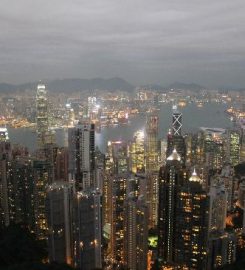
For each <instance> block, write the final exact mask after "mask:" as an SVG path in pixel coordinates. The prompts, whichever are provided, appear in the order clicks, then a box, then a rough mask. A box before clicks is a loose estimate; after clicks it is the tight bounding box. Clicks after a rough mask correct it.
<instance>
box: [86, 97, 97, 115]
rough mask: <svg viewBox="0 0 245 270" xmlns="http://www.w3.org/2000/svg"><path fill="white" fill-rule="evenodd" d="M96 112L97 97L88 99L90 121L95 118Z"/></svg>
mask: <svg viewBox="0 0 245 270" xmlns="http://www.w3.org/2000/svg"><path fill="white" fill-rule="evenodd" d="M95 111H96V97H88V115H87V116H88V117H89V118H90V119H93V118H94V113H95Z"/></svg>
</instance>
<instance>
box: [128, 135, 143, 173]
mask: <svg viewBox="0 0 245 270" xmlns="http://www.w3.org/2000/svg"><path fill="white" fill-rule="evenodd" d="M129 158H130V162H129V163H130V171H131V172H133V173H144V172H145V141H144V131H142V130H138V131H137V132H135V134H134V139H133V141H132V142H131V143H130V145H129Z"/></svg>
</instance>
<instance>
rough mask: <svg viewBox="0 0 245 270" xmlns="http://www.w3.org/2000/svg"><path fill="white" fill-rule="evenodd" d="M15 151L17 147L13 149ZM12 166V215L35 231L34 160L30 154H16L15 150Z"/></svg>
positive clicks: (16, 220) (10, 176)
mask: <svg viewBox="0 0 245 270" xmlns="http://www.w3.org/2000/svg"><path fill="white" fill-rule="evenodd" d="M14 151H16V149H13V152H14ZM10 166H11V171H10V173H9V182H10V183H11V187H12V188H11V193H10V194H9V198H10V199H11V202H12V203H11V205H12V207H11V208H12V214H11V215H12V218H13V221H14V222H16V223H22V224H25V225H26V226H28V228H29V229H30V230H31V231H34V228H35V218H34V194H33V191H34V176H33V164H32V160H31V159H30V157H29V156H28V155H23V154H22V153H20V154H19V153H18V155H16V152H15V153H13V159H12V161H11V165H10ZM9 191H10V190H9Z"/></svg>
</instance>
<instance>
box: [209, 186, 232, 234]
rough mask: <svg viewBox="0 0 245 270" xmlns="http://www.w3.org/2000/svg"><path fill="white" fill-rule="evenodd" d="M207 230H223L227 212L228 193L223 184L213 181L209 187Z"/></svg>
mask: <svg viewBox="0 0 245 270" xmlns="http://www.w3.org/2000/svg"><path fill="white" fill-rule="evenodd" d="M209 196H210V209H209V231H220V232H223V231H224V229H225V219H226V214H227V201H228V194H227V191H226V190H225V186H224V184H221V183H214V184H212V185H211V187H210V191H209Z"/></svg>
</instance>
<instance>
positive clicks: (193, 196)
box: [158, 151, 209, 269]
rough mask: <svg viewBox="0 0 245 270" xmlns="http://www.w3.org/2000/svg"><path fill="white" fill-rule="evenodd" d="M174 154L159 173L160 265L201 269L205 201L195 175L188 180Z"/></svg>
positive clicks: (205, 228)
mask: <svg viewBox="0 0 245 270" xmlns="http://www.w3.org/2000/svg"><path fill="white" fill-rule="evenodd" d="M180 160H181V157H180V155H178V153H177V152H176V151H174V152H173V153H172V155H170V156H169V157H168V160H167V164H166V167H165V168H161V170H160V196H159V202H160V206H159V238H158V241H159V242H158V251H159V261H160V265H163V266H166V267H167V266H171V267H175V268H174V269H205V267H206V261H207V239H208V209H209V198H208V195H207V193H206V192H205V191H204V190H203V187H202V184H201V179H200V178H199V177H198V176H197V174H196V172H195V171H194V173H193V174H192V176H191V177H190V179H189V181H187V180H186V172H185V170H183V168H182V167H181V163H180Z"/></svg>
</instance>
